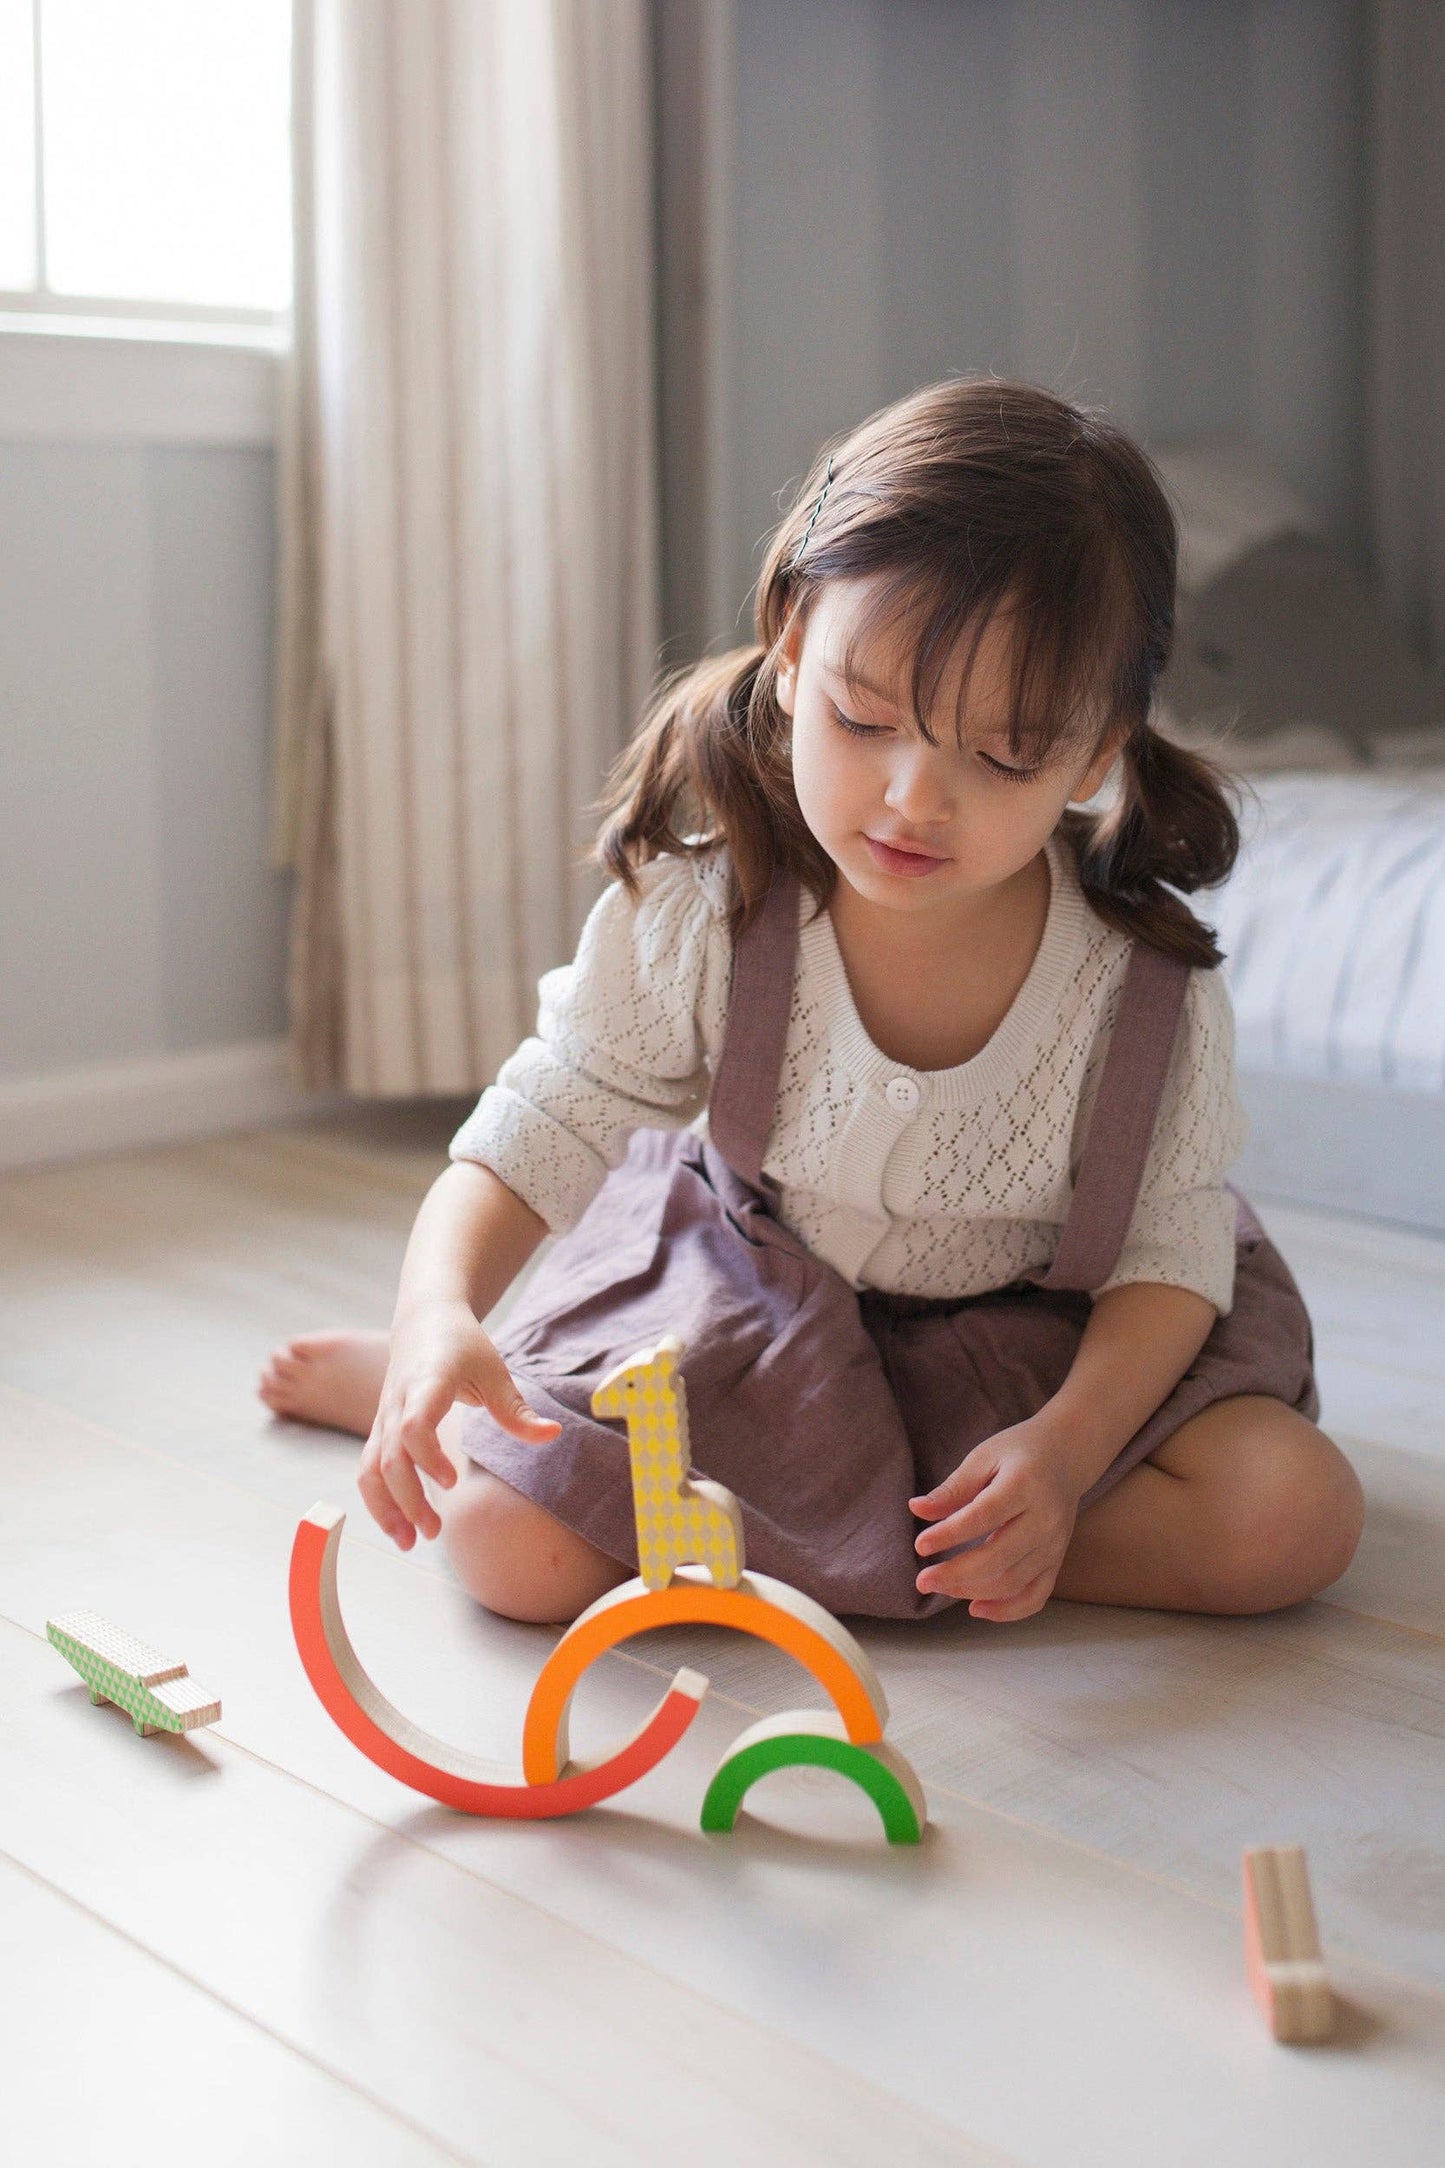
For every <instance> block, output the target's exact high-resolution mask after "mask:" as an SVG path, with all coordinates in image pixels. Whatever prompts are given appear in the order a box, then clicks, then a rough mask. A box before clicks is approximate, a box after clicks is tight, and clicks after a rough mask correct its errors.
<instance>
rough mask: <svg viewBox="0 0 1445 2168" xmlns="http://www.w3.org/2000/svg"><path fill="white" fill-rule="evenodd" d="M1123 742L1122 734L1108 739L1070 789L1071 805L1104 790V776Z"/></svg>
mask: <svg viewBox="0 0 1445 2168" xmlns="http://www.w3.org/2000/svg"><path fill="white" fill-rule="evenodd" d="M1123 742H1124V740H1123V736H1122V734H1119V735H1115V736H1113V737H1111V738H1109V739H1108V740H1107V742H1106V743H1105V745H1104V747H1103V749H1102V750H1101V751H1100V752H1099V753H1098V754H1097V755H1096V756H1095V758H1094V759H1093V760H1092V761H1091V762H1090V764H1089V766H1088V767H1087V768H1086V769H1085V770H1084V772H1083V774H1082V775H1081V776H1080V777H1079V780H1078V782H1077V783H1076V784H1075V785H1074V787H1073V789H1072V790H1071V791H1070V793H1069V804H1070V805H1084V804H1086V803H1087V802H1088V800H1089V799H1090V798H1092V797H1093V795H1094V793H1095V792H1096V791H1098V790H1102V788H1103V785H1104V778H1105V776H1107V774H1108V773H1109V770H1110V769H1111V768H1112V767H1113V765H1114V762H1115V761H1116V760H1117V759H1118V757H1119V749H1120V747H1121V746H1122V744H1123Z"/></svg>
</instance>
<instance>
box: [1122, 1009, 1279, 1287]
mask: <svg viewBox="0 0 1445 2168" xmlns="http://www.w3.org/2000/svg"><path fill="white" fill-rule="evenodd" d="M1248 1134H1249V1125H1248V1120H1247V1118H1246V1116H1245V1112H1244V1108H1243V1106H1242V1105H1241V1103H1240V1099H1239V1091H1238V1086H1237V1083H1236V1078H1235V1068H1234V1011H1233V1007H1232V1005H1231V1003H1230V998H1229V989H1228V987H1227V986H1226V984H1225V982H1224V978H1223V975H1222V973H1221V972H1219V971H1218V970H1203V969H1201V970H1196V971H1192V972H1191V973H1190V975H1189V985H1188V987H1187V989H1186V991H1185V999H1184V1007H1183V1013H1182V1014H1181V1016H1180V1020H1179V1030H1178V1035H1177V1037H1176V1039H1175V1042H1174V1051H1173V1056H1172V1059H1171V1062H1170V1066H1169V1071H1168V1074H1167V1076H1166V1077H1165V1080H1164V1090H1163V1093H1162V1095H1161V1098H1160V1102H1159V1115H1158V1120H1157V1122H1156V1124H1155V1128H1154V1137H1153V1141H1152V1143H1151V1145H1150V1147H1149V1156H1148V1159H1147V1160H1146V1162H1145V1166H1144V1174H1143V1179H1142V1180H1141V1182H1140V1185H1139V1195H1138V1198H1137V1200H1136V1202H1135V1206H1134V1215H1133V1218H1132V1219H1131V1221H1130V1223H1129V1231H1128V1234H1127V1235H1126V1236H1125V1239H1124V1246H1123V1249H1122V1250H1121V1252H1120V1254H1119V1258H1118V1262H1117V1263H1116V1265H1115V1267H1114V1270H1113V1272H1112V1273H1111V1274H1110V1276H1109V1278H1108V1279H1107V1280H1106V1281H1105V1283H1104V1287H1105V1288H1108V1287H1125V1286H1128V1285H1130V1284H1132V1283H1134V1282H1136V1281H1141V1280H1154V1281H1162V1282H1163V1283H1164V1284H1165V1285H1167V1286H1171V1287H1187V1288H1191V1289H1192V1290H1193V1291H1194V1293H1195V1294H1198V1295H1202V1296H1203V1297H1204V1299H1205V1301H1206V1302H1212V1303H1213V1305H1214V1307H1215V1309H1216V1310H1217V1311H1219V1313H1220V1314H1221V1315H1225V1314H1227V1313H1228V1311H1229V1310H1231V1309H1232V1308H1233V1305H1234V1255H1235V1240H1234V1212H1235V1204H1234V1197H1233V1194H1232V1193H1231V1191H1230V1190H1229V1189H1227V1188H1226V1187H1225V1177H1226V1176H1227V1174H1228V1172H1229V1169H1230V1168H1231V1167H1232V1166H1233V1164H1234V1162H1235V1160H1236V1159H1237V1158H1238V1157H1239V1154H1240V1152H1241V1151H1242V1150H1243V1148H1244V1144H1245V1141H1246V1138H1247V1137H1248ZM1103 1291H1104V1289H1103V1288H1101V1289H1099V1290H1098V1292H1099V1293H1103Z"/></svg>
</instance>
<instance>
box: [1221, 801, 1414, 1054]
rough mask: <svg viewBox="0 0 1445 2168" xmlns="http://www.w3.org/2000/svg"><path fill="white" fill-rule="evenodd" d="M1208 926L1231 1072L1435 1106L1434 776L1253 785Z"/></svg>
mask: <svg viewBox="0 0 1445 2168" xmlns="http://www.w3.org/2000/svg"><path fill="white" fill-rule="evenodd" d="M1249 789H1250V792H1251V793H1252V799H1251V797H1249V796H1247V798H1246V804H1245V808H1244V818H1243V823H1242V825H1243V828H1244V833H1245V843H1244V848H1243V849H1242V850H1241V853H1240V858H1239V863H1238V865H1237V867H1236V869H1235V871H1234V873H1233V874H1232V875H1231V877H1230V879H1229V880H1228V881H1227V882H1225V884H1224V885H1223V886H1222V887H1221V888H1218V889H1215V890H1213V891H1211V892H1207V893H1203V894H1201V895H1199V896H1198V897H1197V898H1196V899H1194V900H1195V907H1196V908H1197V909H1198V911H1199V913H1200V916H1201V917H1203V918H1204V919H1206V920H1207V921H1208V922H1210V923H1211V924H1213V925H1214V926H1216V928H1217V929H1218V936H1219V941H1220V945H1221V947H1222V948H1223V949H1224V950H1225V954H1226V962H1225V966H1224V969H1225V974H1226V976H1227V978H1228V980H1229V984H1230V989H1231V992H1232V995H1233V999H1234V1008H1235V1018H1236V1023H1237V1031H1238V1038H1237V1055H1238V1062H1239V1067H1240V1070H1241V1072H1246V1071H1253V1072H1256V1073H1258V1072H1272V1073H1274V1074H1276V1075H1288V1076H1296V1077H1311V1078H1325V1077H1328V1078H1336V1079H1340V1080H1351V1081H1354V1082H1356V1083H1370V1084H1376V1085H1389V1086H1394V1087H1395V1088H1396V1089H1397V1090H1404V1091H1411V1092H1429V1093H1439V1092H1442V1091H1445V769H1438V770H1428V769H1426V770H1419V771H1416V772H1413V773H1411V774H1409V775H1408V776H1406V775H1403V774H1401V775H1390V774H1388V773H1383V774H1382V773H1380V772H1371V771H1365V772H1363V773H1362V772H1358V771H1357V772H1355V773H1353V774H1348V775H1330V774H1305V773H1289V774H1283V775H1255V776H1252V777H1251V778H1250V779H1249Z"/></svg>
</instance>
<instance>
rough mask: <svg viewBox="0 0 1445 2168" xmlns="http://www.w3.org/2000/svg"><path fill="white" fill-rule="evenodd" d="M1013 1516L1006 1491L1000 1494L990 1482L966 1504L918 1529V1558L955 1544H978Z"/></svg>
mask: <svg viewBox="0 0 1445 2168" xmlns="http://www.w3.org/2000/svg"><path fill="white" fill-rule="evenodd" d="M1017 1518H1018V1514H1017V1512H1016V1511H1014V1510H1013V1509H1012V1507H1011V1506H1010V1503H1009V1499H1008V1496H1007V1494H1005V1495H1004V1496H1003V1497H1000V1496H999V1495H998V1493H997V1491H996V1490H995V1489H994V1486H993V1485H992V1483H990V1484H989V1485H988V1486H987V1488H986V1489H984V1490H981V1491H980V1492H979V1494H978V1496H977V1497H976V1498H974V1499H971V1500H970V1501H969V1503H968V1504H967V1505H960V1506H959V1508H958V1509H957V1511H956V1512H953V1513H950V1514H949V1516H948V1518H947V1520H942V1521H935V1522H934V1523H933V1525H932V1526H931V1527H929V1528H925V1529H923V1530H921V1532H920V1533H919V1534H918V1536H917V1537H915V1539H914V1546H913V1547H914V1549H915V1550H916V1551H917V1552H918V1555H919V1557H920V1558H928V1557H931V1556H932V1555H933V1554H934V1553H936V1552H938V1551H951V1550H952V1549H953V1548H954V1546H955V1545H956V1544H959V1543H981V1542H982V1541H983V1539H984V1538H985V1536H992V1535H996V1534H997V1533H998V1531H999V1530H1000V1529H1002V1528H1006V1527H1007V1526H1008V1525H1009V1523H1010V1522H1011V1521H1014V1520H1016V1519H1017Z"/></svg>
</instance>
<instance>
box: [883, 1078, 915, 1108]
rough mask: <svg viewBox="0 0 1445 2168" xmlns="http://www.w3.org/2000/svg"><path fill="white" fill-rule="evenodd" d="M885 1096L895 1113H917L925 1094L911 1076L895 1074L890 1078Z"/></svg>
mask: <svg viewBox="0 0 1445 2168" xmlns="http://www.w3.org/2000/svg"><path fill="white" fill-rule="evenodd" d="M883 1096H884V1098H885V1099H886V1100H887V1101H888V1104H889V1106H890V1107H892V1108H893V1110H894V1112H895V1113H897V1114H916V1113H917V1112H918V1102H919V1100H920V1099H921V1098H922V1097H923V1094H922V1092H921V1091H920V1090H919V1089H918V1086H917V1085H916V1084H915V1083H914V1081H913V1079H912V1077H911V1076H895V1077H890V1078H889V1080H888V1084H887V1087H886V1088H885V1090H884V1093H883Z"/></svg>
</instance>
